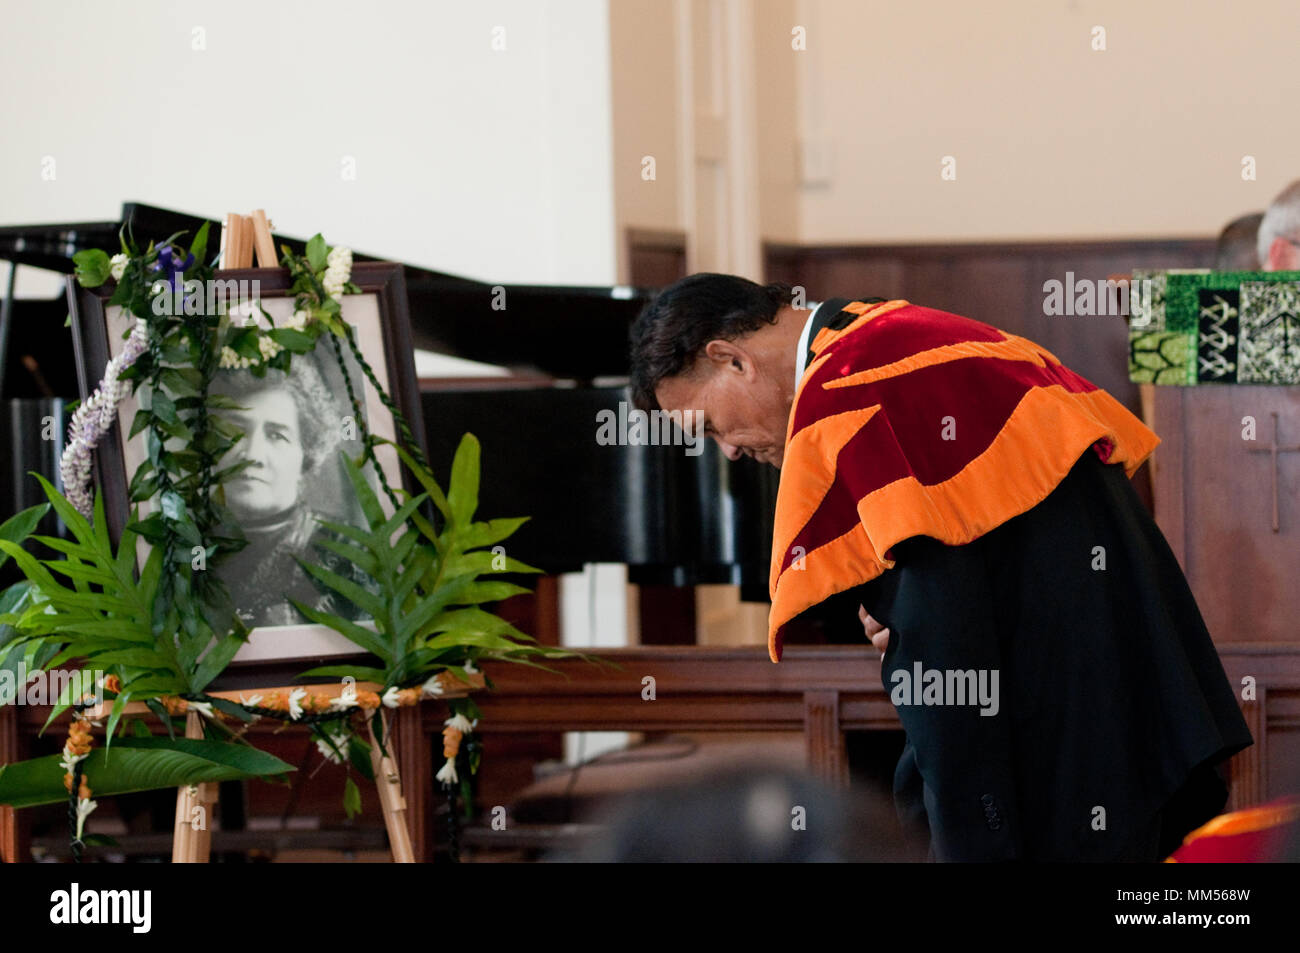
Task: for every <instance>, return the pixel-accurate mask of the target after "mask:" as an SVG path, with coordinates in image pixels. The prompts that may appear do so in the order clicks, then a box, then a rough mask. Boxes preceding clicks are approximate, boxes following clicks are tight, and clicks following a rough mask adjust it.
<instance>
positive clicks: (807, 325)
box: [794, 302, 822, 391]
mask: <svg viewBox="0 0 1300 953" xmlns="http://www.w3.org/2000/svg"><path fill="white" fill-rule="evenodd" d="M821 306H822V302H818V303H817V304H815V305H813V309H812V313H811V314H810V315H808V320H807V321H805V322H804V325H803V333H802V334H800V335H799V353H798V354H797V355H796V356H795V362H794V389H795V390H796V391H797V390H798V389H799V382H800V381H801V380H803V372H804V371H805V370H807V369H808V344H809V341H808V338H809V336H810V335H811V334H812V325H813V318H815V317H817V309H818V308H820V307H821Z"/></svg>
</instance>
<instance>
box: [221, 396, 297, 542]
mask: <svg viewBox="0 0 1300 953" xmlns="http://www.w3.org/2000/svg"><path fill="white" fill-rule="evenodd" d="M236 400H238V401H239V403H240V404H242V405H243V406H244V407H245V408H246V409H244V410H228V411H223V415H224V416H226V417H228V419H229V420H230V421H231V423H233V424H234V425H235V426H237V427H239V429H240V430H242V431H243V432H244V438H243V439H242V440H240V441H239V442H238V443H236V444H235V446H234V447H233V448H232V449H231V451H230V453H229V454H228V455H227V456H228V460H227V461H223V463H222V465H223V466H228V465H230V464H232V463H238V462H239V461H241V460H251V461H252V463H251V464H249V466H248V467H246V468H245V469H244V470H243V472H241V473H239V474H237V475H236V476H235V477H234V479H231V480H227V481H226V482H225V483H224V486H225V488H226V504H227V505H228V506H229V507H230V510H231V512H232V513H234V514H235V517H236V518H237V519H239V520H241V521H245V520H247V521H250V522H256V521H258V520H265V519H268V518H270V517H273V516H276V515H277V514H280V513H283V512H284V511H285V510H287V509H289V508H290V507H292V506H293V505H294V504H295V503H297V502H298V481H299V478H300V477H301V476H302V463H303V451H302V431H301V427H300V426H299V422H298V407H297V405H296V404H295V403H294V400H293V397H292V396H291V395H290V394H289V391H288V390H286V389H284V388H271V389H267V390H263V391H258V392H256V393H253V394H247V395H244V396H241V397H238V398H236Z"/></svg>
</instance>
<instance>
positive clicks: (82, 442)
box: [59, 318, 149, 519]
mask: <svg viewBox="0 0 1300 953" xmlns="http://www.w3.org/2000/svg"><path fill="white" fill-rule="evenodd" d="M148 346H149V326H148V325H147V324H146V323H145V321H144V319H143V318H140V319H137V320H136V323H135V327H134V328H132V329H131V336H130V337H128V338H127V339H126V344H125V346H124V347H123V348H122V352H121V353H120V354H118V355H117V357H115V358H113V359H112V360H111V361H109V362H108V366H107V367H106V368H105V369H104V379H103V380H102V381H100V382H99V386H98V387H96V388H95V392H94V393H93V394H91V395H90V396H89V397H87V398H86V400H85V401H83V402H82V404H81V406H79V407H78V408H77V409H76V411H75V412H73V414H72V422H71V423H69V424H68V445H67V446H66V447H65V448H64V450H63V458H62V460H61V461H60V462H59V477H60V480H61V482H62V483H63V495H64V496H66V497H67V499H68V502H69V503H71V504H72V505H73V506H75V507H76V508H77V511H78V512H79V513H81V515H82V516H84V517H86V519H90V518H91V515H92V514H93V512H94V498H93V497H92V496H91V493H90V454H91V452H92V451H93V450H94V449H95V447H97V446H98V445H99V441H100V440H101V439H103V437H104V434H106V433H107V432H108V429H109V428H110V427H111V426H113V420H114V418H115V417H116V416H117V405H118V404H120V403H121V402H122V398H123V397H125V396H126V394H127V391H128V390H129V389H130V385H129V384H128V383H127V382H126V381H123V380H120V379H119V378H120V377H121V375H122V373H123V372H124V371H126V369H127V368H128V367H130V366H131V365H132V364H134V363H135V362H136V361H137V360H138V359H139V357H140V355H141V354H143V353H144V352H145V350H146V349H147V348H148Z"/></svg>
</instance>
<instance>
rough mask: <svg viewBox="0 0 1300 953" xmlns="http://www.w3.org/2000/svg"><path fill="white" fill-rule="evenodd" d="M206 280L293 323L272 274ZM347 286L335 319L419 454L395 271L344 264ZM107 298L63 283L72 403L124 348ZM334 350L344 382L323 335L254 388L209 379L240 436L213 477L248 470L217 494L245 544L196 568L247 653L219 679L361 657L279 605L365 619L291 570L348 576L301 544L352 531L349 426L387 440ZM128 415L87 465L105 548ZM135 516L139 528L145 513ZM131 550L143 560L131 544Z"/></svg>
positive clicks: (387, 458)
mask: <svg viewBox="0 0 1300 953" xmlns="http://www.w3.org/2000/svg"><path fill="white" fill-rule="evenodd" d="M215 279H216V280H220V281H226V282H232V281H233V282H237V283H238V282H247V284H246V285H243V284H240V285H237V287H238V288H239V289H240V291H239V298H240V299H241V301H245V303H247V300H248V299H251V300H253V301H257V302H260V306H261V308H262V309H265V311H266V312H267V314H269V315H270V316H271V317H272V318H273V319H274V321H275V323H276V324H277V326H278V325H281V324H282V323H283V321H284V319H286V318H288V317H289V316H290V315H291V313H292V311H293V303H294V302H293V297H292V295H291V293H290V291H289V288H290V284H291V280H290V277H289V272H288V271H287V270H286V269H276V268H257V269H251V268H250V269H234V270H227V271H219V272H217V273H216V275H215ZM351 280H352V282H353V283H354V284H356V285H357V286H358V287H359V288H360V289H361V291H360V293H359V294H347V295H344V296H343V298H342V301H341V306H342V316H343V319H344V320H345V321H347V322H348V323H349V324H351V325H352V326H353V327H354V328H355V330H356V340H357V344H358V347H359V349H360V351H361V353H362V354H363V356H364V357H365V359H366V362H367V363H368V364H369V365H370V367H371V368H372V369H373V371H374V374H375V377H376V378H377V379H378V381H379V383H380V385H381V386H382V387H383V388H384V389H385V390H386V391H387V393H388V394H389V395H390V396H391V397H392V399H393V401H394V402H395V403H396V405H397V406H398V408H399V409H400V410H401V412H402V414H403V416H405V418H406V420H407V422H408V424H409V425H410V427H411V431H412V433H413V435H414V437H415V439H416V441H417V442H418V443H419V445H420V448H421V449H423V448H424V427H423V423H422V419H421V413H420V401H419V393H418V384H417V381H416V376H415V366H414V358H413V352H412V348H411V330H410V317H409V314H408V308H407V297H406V286H405V282H404V280H403V273H402V266H401V265H400V264H396V263H390V262H358V263H356V264H355V265H354V266H353V269H352V276H351ZM227 287H236V286H229V285H228V286H227ZM111 291H112V288H111V286H109V287H107V288H95V289H86V288H82V287H80V286H79V285H78V284H77V283H76V281H75V279H72V278H69V279H68V297H69V305H70V308H71V313H72V329H73V342H74V346H75V352H76V360H77V375H78V379H79V381H80V385H81V393H82V396H83V398H84V397H85V395H87V394H88V393H90V392H91V391H92V390H93V389H94V387H95V386H96V384H97V383H98V381H99V379H100V377H101V375H102V374H103V372H104V367H105V365H106V363H107V362H108V361H109V360H110V359H111V358H112V357H114V356H115V355H116V354H117V353H119V352H120V351H121V349H122V346H123V343H124V337H125V335H126V334H127V333H128V332H129V331H130V329H131V327H132V326H133V325H134V323H135V318H134V316H133V315H131V314H129V313H123V311H122V309H121V308H119V307H117V306H111V307H110V306H109V305H108V303H107V302H108V299H109V296H110V295H111ZM245 310H247V308H245ZM263 320H264V319H263ZM340 343H341V344H342V352H343V356H344V364H345V366H346V368H347V378H346V379H345V377H344V371H343V370H342V369H341V368H340V367H339V363H338V360H337V358H336V356H335V353H334V348H333V346H332V345H331V343H330V341H329V335H328V334H325V335H322V336H321V338H320V339H319V341H318V342H317V345H316V349H315V351H314V352H312V353H310V354H295V355H294V356H293V359H292V362H291V369H290V372H289V373H288V374H285V373H284V372H283V371H279V370H275V369H268V370H267V372H266V376H265V377H262V378H258V377H255V376H254V375H253V374H252V373H250V372H249V371H247V370H240V369H228V370H223V371H221V372H219V373H218V374H217V376H216V378H215V379H214V381H213V385H212V391H213V393H219V394H224V395H227V396H229V397H230V398H231V401H230V402H229V403H230V404H232V405H237V406H238V408H239V409H233V407H232V409H223V410H220V411H217V413H220V414H221V415H222V416H223V417H224V418H225V419H226V420H228V421H230V422H231V423H233V424H234V425H235V426H237V427H238V428H239V429H240V431H242V432H243V434H244V437H243V439H241V440H239V441H237V442H236V444H235V446H234V448H233V449H232V450H231V451H230V457H231V458H232V459H229V460H223V461H222V462H221V464H220V465H221V466H226V465H229V463H234V462H240V461H243V460H248V461H250V463H249V465H248V467H247V468H246V469H245V470H244V471H242V472H241V473H239V474H238V475H236V477H234V478H233V479H231V480H229V481H226V482H224V483H223V484H222V486H223V488H224V492H225V500H226V506H227V508H228V509H229V510H230V511H231V513H232V514H233V515H234V517H235V519H236V520H238V522H239V524H240V529H241V530H242V532H243V534H244V536H245V538H246V539H247V540H248V543H247V545H246V546H245V548H244V549H243V550H241V551H240V552H238V553H234V554H229V555H227V556H225V557H224V559H223V561H222V562H221V563H220V564H219V565H214V566H213V567H212V568H211V570H210V571H212V572H215V573H217V574H218V576H219V577H220V578H221V580H222V581H223V582H224V583H225V584H226V586H227V588H228V589H229V591H230V594H231V596H232V598H233V600H234V604H235V606H236V608H237V610H238V612H239V615H240V617H241V618H242V619H243V620H244V621H245V622H246V623H247V624H248V625H249V626H250V627H251V628H252V634H251V636H250V638H249V641H248V643H247V644H246V645H245V646H244V647H243V648H242V649H240V651H239V653H238V654H237V655H236V656H235V659H234V661H233V662H232V663H231V669H232V670H236V671H237V670H238V669H240V668H247V667H249V666H253V665H256V666H258V667H259V668H261V669H262V670H265V671H282V672H284V673H286V674H289V673H294V672H296V671H300V670H301V669H302V668H303V667H304V665H306V664H309V663H316V662H319V661H320V660H326V659H328V660H330V661H331V662H335V661H342V657H344V656H359V655H362V654H363V653H361V652H360V650H359V649H358V647H357V646H356V645H355V644H354V643H352V642H350V641H348V640H347V639H345V638H344V637H343V636H341V635H339V634H338V633H337V632H335V631H333V630H332V629H329V628H327V627H326V626H322V625H317V624H314V623H312V622H310V621H308V620H307V619H306V618H305V617H304V616H303V615H302V614H301V613H300V612H299V611H298V610H297V609H296V608H295V607H294V605H293V604H292V602H290V599H296V600H298V601H299V602H302V603H304V604H306V605H312V606H315V607H317V608H321V609H323V610H325V611H328V612H332V613H336V614H338V615H342V616H344V617H345V618H351V619H353V620H354V621H356V622H357V623H358V624H361V625H365V624H367V621H368V620H367V617H366V616H365V615H364V614H363V613H361V612H360V610H358V609H356V607H355V606H352V604H351V603H349V602H347V601H346V600H343V599H341V597H339V596H338V595H337V594H335V593H333V592H331V591H329V590H328V589H326V588H325V587H323V586H320V585H319V584H318V583H317V582H316V581H315V580H313V579H312V578H311V577H310V576H308V575H307V574H306V573H305V572H303V570H302V568H301V566H300V565H299V564H298V561H297V560H298V558H302V559H304V560H307V561H309V562H314V563H318V564H324V565H327V566H328V567H329V568H331V569H335V570H336V571H349V570H350V565H349V564H347V563H346V561H343V560H339V562H340V563H341V564H342V565H340V566H335V565H333V564H331V563H330V559H331V558H332V557H333V554H330V553H328V552H326V551H325V550H323V549H321V548H319V547H317V546H315V545H314V542H315V540H316V539H319V538H320V537H319V536H318V534H319V533H321V532H323V530H322V529H321V527H320V525H319V522H318V521H319V520H322V519H323V520H329V521H332V522H339V523H349V524H353V525H362V526H364V525H365V524H364V518H363V517H362V514H361V512H360V509H359V507H358V505H357V503H356V500H355V496H354V490H353V488H352V486H351V484H350V483H349V481H348V478H347V475H346V472H345V470H344V467H343V463H342V460H341V459H340V451H343V452H345V453H347V454H348V455H349V456H351V457H356V456H357V455H358V454H359V453H360V452H361V450H362V442H361V439H362V435H363V433H364V430H363V426H364V428H365V429H368V430H369V431H370V432H371V433H374V434H376V435H378V436H380V437H385V438H387V439H389V440H392V439H394V438H395V436H396V426H395V422H394V420H393V415H392V414H391V413H390V412H389V411H388V409H387V408H386V407H385V406H384V404H383V402H382V401H381V400H380V398H379V395H378V393H377V392H376V391H375V388H374V386H373V385H372V384H371V382H370V381H369V380H367V379H366V376H365V374H364V373H363V372H362V369H361V367H360V366H359V364H358V363H357V362H356V360H355V359H354V358H353V356H352V354H351V353H350V350H349V348H348V347H347V345H346V344H343V343H342V342H340ZM349 388H351V392H352V393H353V394H355V395H356V396H357V398H358V399H359V400H360V401H361V403H362V406H363V408H364V414H365V419H364V421H357V420H356V419H355V412H354V410H353V405H352V401H351V399H350V398H349V396H348V392H349ZM138 406H139V405H138V402H137V400H136V399H135V398H134V397H128V398H127V399H126V400H124V401H123V402H122V404H121V405H120V407H119V410H118V419H117V422H116V426H115V427H114V428H113V429H112V430H111V431H110V432H109V434H108V436H107V437H106V438H105V440H104V441H103V442H102V443H101V444H100V446H99V448H98V450H97V451H96V454H95V464H94V466H95V476H96V479H97V481H98V483H99V486H100V487H101V488H102V490H103V493H104V503H105V514H106V517H107V521H108V524H109V532H110V535H111V536H112V538H113V539H114V540H117V539H118V538H120V535H121V532H122V528H123V526H124V525H125V523H126V521H127V518H128V515H129V512H130V506H129V503H128V493H127V487H128V485H129V483H130V478H131V475H132V474H133V473H134V472H135V470H136V468H137V467H138V466H139V465H140V463H141V462H142V461H143V460H145V459H146V457H147V454H146V449H145V446H146V445H145V437H144V434H138V435H137V436H135V437H133V438H130V439H127V435H128V434H129V433H130V430H131V423H132V421H133V419H134V417H135V412H136V409H137V407H138ZM376 457H377V459H378V462H379V464H380V466H381V467H382V468H383V470H384V473H385V476H386V478H387V480H388V482H389V483H390V485H392V486H406V488H407V489H408V490H413V491H414V489H413V487H411V486H410V485H409V482H407V481H404V480H403V476H402V469H401V467H400V466H399V461H398V458H397V454H396V452H395V451H394V450H393V448H392V447H387V446H382V447H379V448H377V450H376ZM366 472H367V473H368V474H369V476H370V479H371V480H372V483H373V484H374V485H375V488H376V489H378V480H377V479H376V478H375V476H374V474H373V471H372V469H371V468H369V467H367V468H366ZM378 495H379V498H380V500H381V503H382V504H383V505H384V506H385V507H386V508H389V509H391V505H390V504H389V502H388V500H387V498H386V497H385V496H384V494H383V493H379V494H378ZM139 505H140V508H141V513H140V515H141V517H143V516H145V515H146V514H147V513H148V512H149V511H150V509H151V508H152V505H153V504H152V503H150V504H139ZM141 549H142V553H143V552H144V550H145V544H144V543H143V542H142V543H141ZM358 581H359V582H362V581H364V580H358ZM277 663H278V664H277Z"/></svg>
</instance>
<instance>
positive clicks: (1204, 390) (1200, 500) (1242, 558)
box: [1144, 384, 1300, 806]
mask: <svg viewBox="0 0 1300 953" xmlns="http://www.w3.org/2000/svg"><path fill="white" fill-rule="evenodd" d="M1144 386H1147V387H1149V385H1144ZM1144 396H1145V397H1146V398H1148V399H1147V400H1144V405H1146V406H1148V407H1149V408H1150V413H1149V420H1148V423H1149V424H1150V425H1151V427H1152V429H1154V430H1155V432H1156V433H1157V435H1159V437H1160V439H1161V441H1162V442H1161V444H1160V446H1159V447H1157V448H1156V451H1155V454H1154V459H1153V466H1152V470H1153V473H1152V483H1153V488H1154V501H1155V515H1156V521H1157V523H1158V524H1159V525H1160V528H1161V530H1162V531H1163V532H1164V534H1165V537H1166V539H1168V541H1169V545H1170V547H1171V548H1172V549H1173V551H1174V554H1175V555H1176V556H1177V557H1178V561H1179V562H1180V563H1181V564H1182V567H1183V571H1184V572H1185V573H1186V575H1187V580H1188V582H1189V583H1190V585H1191V587H1192V592H1193V593H1194V594H1195V596H1196V601H1197V604H1198V605H1199V607H1200V610H1201V614H1202V616H1203V617H1204V618H1205V624H1206V626H1207V627H1208V628H1209V630H1210V635H1211V636H1212V637H1213V639H1214V641H1215V644H1216V645H1217V646H1218V647H1219V652H1220V655H1221V656H1222V657H1223V662H1224V667H1225V669H1227V672H1228V678H1229V680H1230V681H1231V682H1232V684H1233V686H1234V689H1235V690H1236V691H1237V695H1238V700H1239V701H1241V703H1242V709H1243V711H1244V712H1245V714H1246V718H1247V722H1248V723H1249V724H1250V728H1251V733H1252V734H1253V735H1254V736H1255V745H1254V746H1253V747H1252V748H1249V749H1247V750H1246V751H1245V752H1243V753H1242V754H1240V755H1238V756H1237V758H1236V759H1234V764H1233V796H1232V800H1233V805H1234V806H1244V805H1247V804H1254V803H1258V802H1261V801H1264V800H1268V799H1271V798H1276V797H1280V796H1282V795H1285V794H1294V793H1297V792H1300V386H1247V385H1236V384H1232V385H1221V386H1215V385H1201V386H1195V387H1149V390H1148V393H1147V394H1145V395H1144ZM1252 695H1253V697H1244V696H1252Z"/></svg>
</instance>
